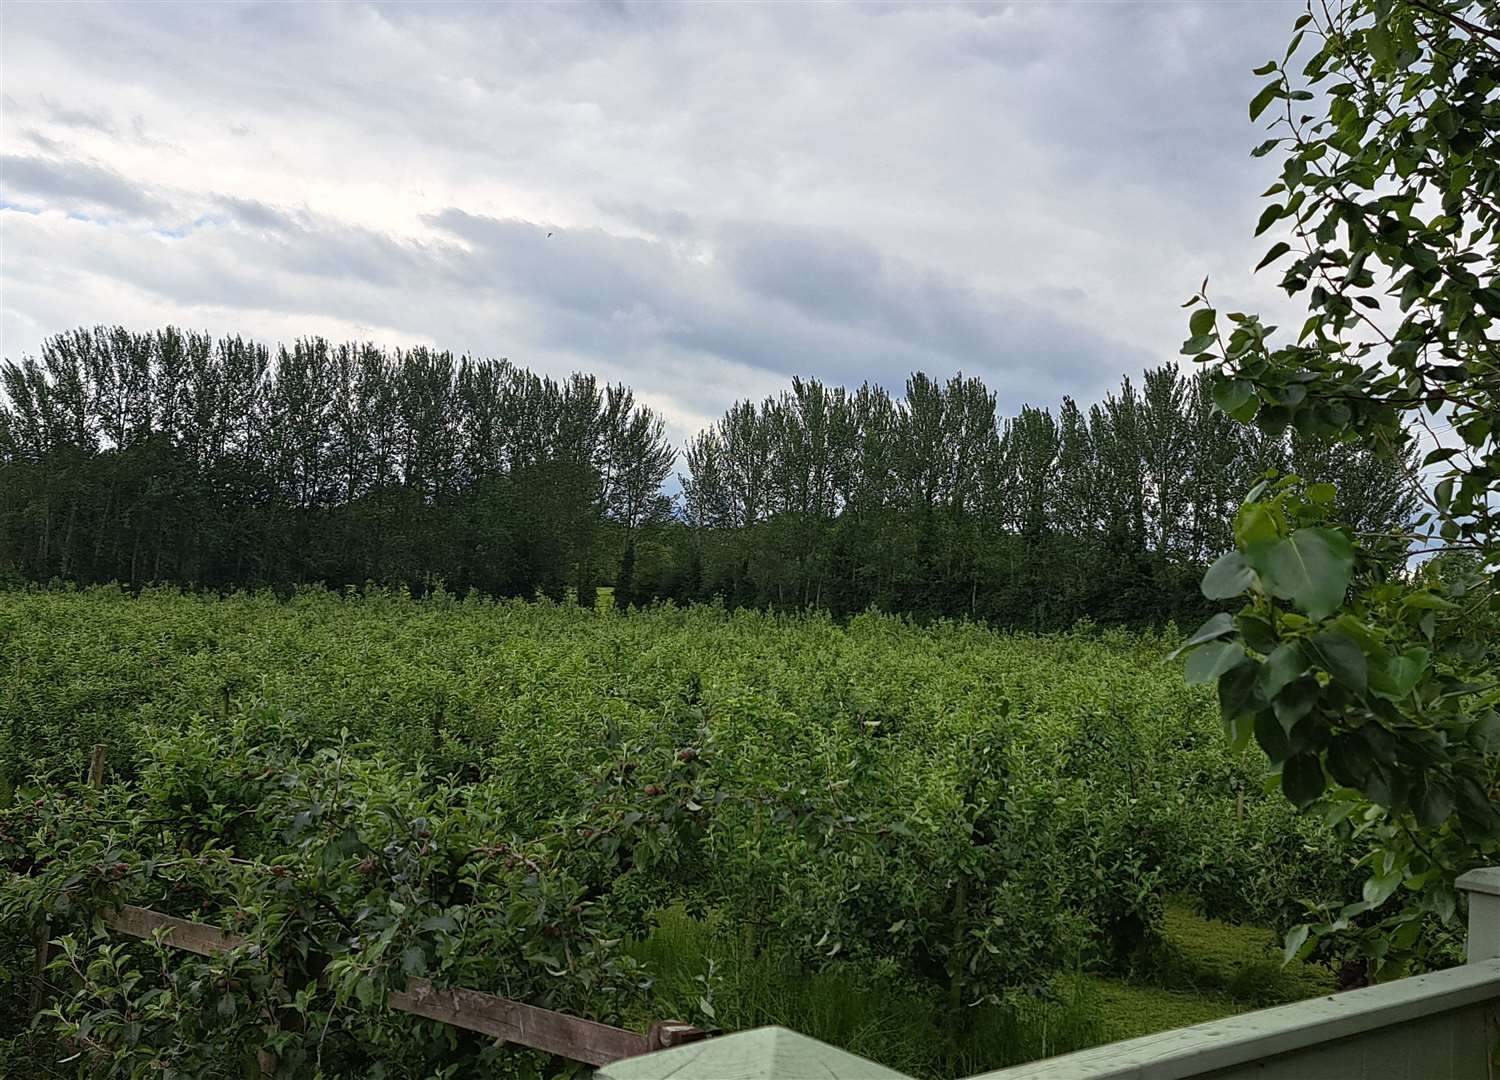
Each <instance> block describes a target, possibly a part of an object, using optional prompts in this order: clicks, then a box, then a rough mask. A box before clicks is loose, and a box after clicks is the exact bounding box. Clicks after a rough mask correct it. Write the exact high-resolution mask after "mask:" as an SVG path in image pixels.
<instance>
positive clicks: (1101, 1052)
mask: <svg viewBox="0 0 1500 1080" xmlns="http://www.w3.org/2000/svg"><path fill="white" fill-rule="evenodd" d="M1457 885H1458V887H1459V888H1460V889H1461V890H1463V891H1464V892H1465V893H1467V894H1468V900H1469V941H1468V950H1467V958H1468V963H1466V964H1464V965H1462V966H1460V967H1456V968H1450V969H1448V970H1446V971H1437V972H1433V973H1432V974H1430V975H1418V976H1414V977H1412V978H1407V979H1397V980H1394V981H1392V982H1388V983H1382V984H1380V985H1378V986H1368V987H1365V988H1363V989H1360V990H1351V991H1348V992H1347V993H1343V994H1331V995H1328V996H1326V997H1320V998H1313V999H1311V1000H1309V1001H1303V1002H1297V1003H1296V1004H1293V1005H1283V1006H1280V1007H1278V1008H1274V1009H1262V1010H1260V1011H1258V1012H1252V1013H1245V1014H1242V1015H1240V1016H1231V1017H1226V1018H1225V1019H1223V1020H1215V1021H1212V1022H1210V1023H1207V1024H1198V1025H1195V1026H1193V1027H1186V1028H1178V1029H1176V1030H1174V1031H1164V1032H1160V1033H1158V1034H1156V1035H1148V1036H1146V1037H1145V1038H1142V1039H1131V1040H1128V1041H1126V1042H1118V1043H1111V1044H1109V1045H1107V1046H1098V1047H1094V1048H1093V1049H1091V1050H1083V1051H1080V1052H1079V1053H1076V1054H1065V1055H1063V1056H1061V1057H1055V1058H1049V1059H1047V1060H1044V1061H1036V1062H1032V1063H1031V1064H1029V1065H1020V1066H1017V1067H1015V1068H1011V1069H1002V1070H1000V1071H999V1072H992V1073H985V1074H984V1075H983V1076H978V1077H972V1078H970V1080H1251V1078H1255V1080H1497V1078H1500V1067H1497V1058H1496V1056H1495V1055H1496V1048H1497V1046H1500V867H1496V868H1488V869H1483V870H1474V871H1471V872H1470V873H1468V874H1465V875H1463V876H1462V877H1460V878H1459V879H1458V882H1457ZM595 1075H596V1077H597V1078H598V1080H668V1078H669V1077H670V1078H671V1080H910V1078H909V1077H904V1076H903V1074H901V1073H898V1072H894V1071H892V1070H890V1069H887V1068H885V1067H884V1066H881V1065H877V1064H875V1063H874V1062H872V1061H866V1060H865V1059H863V1058H859V1057H856V1056H854V1055H853V1054H849V1053H846V1052H844V1051H842V1050H839V1049H836V1048H835V1047H832V1046H828V1045H826V1044H824V1043H820V1042H818V1041H817V1040H816V1039H809V1038H807V1037H806V1036H804V1035H798V1034H797V1033H795V1032H792V1031H787V1030H786V1029H784V1028H759V1029H757V1030H755V1031H746V1032H741V1033H739V1034H737V1035H726V1036H723V1037H721V1038H717V1039H714V1040H712V1041H711V1042H705V1043H698V1044H695V1045H689V1046H681V1047H677V1048H675V1049H669V1050H663V1051H659V1052H655V1053H648V1054H645V1055H643V1056H641V1057H636V1058H627V1059H625V1060H623V1061H618V1062H616V1063H614V1064H613V1065H606V1066H605V1067H603V1068H602V1069H600V1070H599V1072H598V1073H596V1074H595Z"/></svg>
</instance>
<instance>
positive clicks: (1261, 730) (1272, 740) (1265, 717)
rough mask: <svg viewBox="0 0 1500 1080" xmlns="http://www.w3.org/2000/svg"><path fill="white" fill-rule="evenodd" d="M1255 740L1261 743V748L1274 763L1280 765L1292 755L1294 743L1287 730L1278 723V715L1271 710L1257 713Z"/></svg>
mask: <svg viewBox="0 0 1500 1080" xmlns="http://www.w3.org/2000/svg"><path fill="white" fill-rule="evenodd" d="M1255 741H1256V742H1258V743H1260V748H1261V749H1262V750H1264V751H1265V753H1266V757H1267V758H1268V759H1269V760H1270V762H1271V764H1273V765H1278V764H1280V763H1281V762H1283V761H1285V760H1286V759H1287V758H1289V757H1291V754H1292V744H1291V742H1290V741H1289V740H1288V739H1287V737H1286V732H1285V731H1284V730H1282V727H1281V725H1280V724H1279V723H1277V721H1276V717H1274V716H1272V715H1271V714H1270V713H1269V712H1261V713H1256V715H1255Z"/></svg>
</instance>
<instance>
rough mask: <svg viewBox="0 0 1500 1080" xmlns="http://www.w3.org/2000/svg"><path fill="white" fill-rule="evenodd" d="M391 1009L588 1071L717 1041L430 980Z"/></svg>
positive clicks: (203, 945)
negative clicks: (629, 1026)
mask: <svg viewBox="0 0 1500 1080" xmlns="http://www.w3.org/2000/svg"><path fill="white" fill-rule="evenodd" d="M104 763H105V747H104V744H102V743H100V744H98V745H96V746H95V747H94V749H93V752H92V754H91V755H90V757H89V786H90V787H92V788H94V789H95V790H97V789H99V788H101V787H103V786H104ZM104 922H105V924H106V925H108V926H109V927H110V929H112V930H114V931H115V932H116V933H120V934H125V935H127V936H128V937H134V938H142V939H145V940H158V941H161V942H162V943H163V944H165V945H167V946H169V947H171V948H174V949H182V950H183V951H185V952H190V953H196V954H197V955H199V956H215V955H217V954H220V953H226V952H229V951H230V950H231V949H235V948H238V947H239V946H241V945H243V944H244V943H245V939H244V938H242V937H239V936H238V935H235V934H230V933H227V932H225V931H223V930H220V929H219V928H218V927H215V926H209V925H207V924H206V923H200V922H193V921H191V920H189V919H180V918H178V917H177V916H175V915H164V914H162V913H161V912H159V911H152V910H151V909H150V908H143V907H136V906H135V905H133V904H127V905H126V906H124V907H123V908H120V909H119V910H118V911H114V912H111V913H108V914H106V915H105V916H104ZM49 936H50V935H49V931H48V928H47V925H46V924H45V923H43V924H42V925H41V926H40V927H38V933H37V949H36V961H37V964H36V969H37V970H36V982H35V989H34V991H33V996H32V1008H31V1011H32V1012H33V1013H35V1012H36V1011H37V1010H38V1009H39V1008H40V995H41V993H42V988H43V975H42V973H43V969H44V968H45V967H46V964H47V955H48V938H49ZM386 1004H387V1005H388V1006H389V1007H390V1008H391V1009H394V1010H395V1011H397V1012H404V1013H410V1014H411V1015H413V1016H420V1017H423V1018H424V1019H427V1020H436V1021H438V1022H440V1023H444V1024H451V1025H452V1026H453V1027H458V1028H463V1029H465V1030H467V1031H477V1032H479V1033H480V1034H482V1035H489V1036H492V1037H494V1038H496V1039H501V1040H503V1041H505V1042H509V1043H515V1044H516V1045H518V1046H525V1047H530V1048H531V1049H533V1050H541V1051H544V1052H546V1053H549V1054H557V1055H558V1056H560V1057H565V1058H570V1059H571V1060H573V1061H581V1062H583V1063H584V1064H586V1065H608V1064H610V1063H611V1062H615V1061H620V1060H622V1059H624V1058H629V1057H638V1056H640V1055H642V1054H646V1053H650V1052H653V1051H657V1050H663V1049H668V1048H670V1047H674V1046H681V1045H684V1044H686V1043H690V1042H695V1041H698V1040H701V1039H706V1038H708V1036H709V1033H708V1032H706V1031H702V1030H700V1029H698V1028H696V1027H694V1026H693V1025H692V1024H685V1023H683V1022H681V1021H679V1020H658V1021H656V1022H655V1023H653V1024H652V1025H651V1027H650V1029H649V1030H648V1031H647V1032H646V1033H645V1034H644V1035H642V1034H641V1033H640V1032H636V1031H627V1030H626V1029H624V1028H617V1027H611V1026H610V1025H609V1024H601V1023H599V1022H597V1021H595V1020H585V1019H583V1018H582V1017H578V1016H570V1015H568V1014H567V1013H561V1012H555V1011H553V1010H552V1009H542V1008H538V1007H537V1006H535V1005H527V1004H526V1003H525V1002H521V1001H512V1000H511V999H510V998H504V997H500V996H499V995H498V994H487V993H484V992H482V991H479V990H469V989H465V988H463V987H456V986H447V987H439V986H433V985H432V983H431V981H429V980H427V979H408V980H407V983H406V989H405V990H393V991H391V993H390V994H388V995H387V999H386ZM260 1062H261V1069H262V1071H264V1072H270V1071H272V1069H273V1068H274V1064H275V1063H274V1061H273V1060H271V1058H270V1057H269V1055H267V1054H265V1053H262V1054H261V1055H260Z"/></svg>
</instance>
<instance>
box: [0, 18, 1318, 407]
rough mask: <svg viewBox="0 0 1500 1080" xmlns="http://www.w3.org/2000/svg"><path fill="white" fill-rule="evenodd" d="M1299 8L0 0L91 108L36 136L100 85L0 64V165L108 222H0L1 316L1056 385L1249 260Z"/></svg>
mask: <svg viewBox="0 0 1500 1080" xmlns="http://www.w3.org/2000/svg"><path fill="white" fill-rule="evenodd" d="M1299 9H1300V3H1288V4H1282V3H1276V2H1273V0H1260V2H1257V3H1250V4H1224V3H1219V4H1198V5H1180V4H1174V5H1162V4H1087V5H1084V4H1075V5H1058V4H1053V5H1043V4H1019V3H1018V4H993V5H985V6H983V7H975V6H972V5H931V4H906V5H895V4H882V5H873V6H871V5H865V6H859V5H817V6H812V7H806V8H800V9H795V11H794V10H793V9H790V8H786V7H776V6H773V5H717V6H702V5H700V6H696V7H693V6H685V5H683V6H672V5H660V4H622V5H615V6H611V7H608V8H605V7H601V6H597V5H568V6H564V7H561V8H559V7H558V6H556V5H521V4H511V5H485V4H473V5H465V4H444V5H436V6H434V5H420V4H417V5H402V4H341V5H310V4H298V5H292V4H281V5H271V6H265V5H243V4H233V3H212V4H209V3H202V4H179V5H171V6H162V5H146V6H123V5H122V6H116V5H66V6H52V7H48V8H45V9H44V8H43V7H42V6H40V5H33V6H26V5H18V6H16V11H15V12H14V13H8V14H7V19H6V28H7V34H6V38H5V41H4V44H3V49H4V60H5V63H6V65H7V69H8V72H9V73H10V74H9V75H8V80H11V81H14V83H15V84H16V85H26V86H28V87H35V88H36V90H37V91H39V92H44V93H45V94H46V95H47V97H48V100H49V102H52V103H57V102H66V103H77V102H109V103H110V104H111V105H115V104H116V103H117V102H119V103H120V104H118V105H117V106H116V108H117V111H118V112H119V124H120V126H121V127H122V128H124V129H125V130H124V134H125V136H126V137H123V138H117V139H111V140H101V139H92V140H90V141H89V143H88V145H89V147H90V151H91V153H93V154H95V155H97V156H98V159H99V160H98V161H97V162H95V163H84V162H75V161H69V160H67V159H68V157H69V153H68V152H67V151H66V150H65V149H63V148H64V147H65V146H66V144H67V142H68V141H70V140H71V139H73V138H77V139H78V140H79V141H80V142H82V141H83V135H82V134H81V132H82V131H83V130H84V128H82V127H77V126H76V125H74V124H70V121H77V122H79V123H82V124H85V125H87V124H88V123H90V122H92V123H94V124H96V125H97V124H100V123H108V124H111V125H112V124H113V123H114V122H115V121H114V120H113V119H112V118H111V117H110V116H109V115H108V114H105V113H98V114H89V113H88V110H87V109H77V108H74V109H64V115H62V116H61V117H60V118H56V117H54V118H52V119H51V120H49V119H48V116H47V115H46V112H45V110H44V109H43V108H42V107H41V106H40V105H38V104H37V101H38V99H37V98H31V97H28V98H27V101H26V103H25V109H24V110H19V111H24V112H25V113H26V116H25V121H26V123H27V124H32V125H33V126H34V127H36V128H37V129H38V130H39V133H40V134H41V136H42V137H43V138H46V139H48V140H49V144H48V145H44V144H42V143H38V142H35V140H33V142H32V144H31V145H30V146H28V145H27V144H25V143H24V142H22V141H21V138H20V137H19V136H17V135H15V134H13V133H14V132H16V131H17V130H18V129H16V128H10V129H9V130H7V131H6V132H5V138H6V140H7V141H6V142H5V145H4V150H5V151H6V152H7V153H10V154H12V155H13V157H12V158H8V159H6V164H5V170H6V175H5V176H4V177H3V180H4V183H5V186H6V188H7V189H9V188H10V187H12V186H16V185H17V182H16V181H15V179H14V178H13V175H12V174H13V173H14V174H15V175H18V176H22V175H24V178H25V179H26V181H27V183H29V184H31V185H33V186H34V188H35V189H36V190H33V191H32V193H31V197H28V198H27V199H26V202H27V203H28V205H31V204H36V203H37V202H39V201H40V202H41V204H42V205H43V206H46V207H54V206H57V207H63V208H69V207H70V206H71V205H72V203H74V202H78V201H84V202H87V203H89V204H90V205H96V206H97V205H102V206H106V207H108V208H110V209H112V210H114V211H117V212H118V213H120V214H123V215H124V216H125V217H126V218H127V220H126V221H124V222H116V223H114V224H113V225H112V226H111V227H110V228H107V229H106V228H99V227H95V226H87V225H83V224H79V223H72V222H62V221H59V220H58V219H57V218H56V216H55V215H42V216H40V217H39V218H36V219H28V220H27V222H25V223H22V224H18V225H16V226H14V227H12V226H9V225H8V226H7V229H8V233H7V259H6V266H5V270H4V272H5V275H6V277H7V279H10V278H12V277H13V276H17V277H18V276H21V275H23V274H24V275H25V276H26V277H27V279H28V281H35V282H38V283H39V284H37V285H36V287H35V288H32V289H30V290H29V291H27V292H24V293H23V292H21V291H19V290H15V289H10V290H8V295H7V296H6V297H5V299H4V300H3V301H0V302H3V304H4V305H5V311H4V313H3V314H4V318H5V320H6V322H5V325H7V326H12V327H19V326H26V327H31V326H34V325H35V324H36V321H37V320H36V318H33V315H34V314H35V313H36V312H41V311H45V312H55V311H70V310H82V309H83V308H84V307H85V306H87V305H89V304H94V305H108V304H110V303H114V302H117V301H116V298H117V297H119V296H121V295H126V294H132V293H131V290H135V291H136V292H139V293H143V294H144V293H149V294H150V297H151V303H152V304H154V305H155V306H154V307H152V308H151V309H150V310H153V311H159V310H168V311H171V310H174V309H175V308H176V307H177V306H180V307H181V308H182V309H184V310H195V308H194V305H197V306H198V308H200V309H208V308H213V309H214V310H215V311H217V312H218V314H216V315H215V316H214V317H215V318H217V319H224V320H236V319H237V320H240V321H239V322H238V323H233V324H232V325H229V326H226V327H224V328H225V329H234V330H241V331H245V332H255V331H256V329H257V326H267V325H269V326H275V327H278V328H279V327H284V326H286V325H287V324H288V322H289V320H290V319H292V318H293V317H294V316H300V315H301V314H303V313H306V314H307V315H308V316H309V317H310V318H311V317H317V318H319V319H323V320H325V323H324V324H325V325H326V323H327V322H337V321H340V320H341V321H342V322H343V323H346V324H358V325H371V326H380V327H386V328H389V330H390V331H391V332H393V333H394V332H399V333H404V334H406V335H408V337H409V336H410V335H415V334H420V335H423V336H426V337H428V338H430V339H431V340H434V341H437V342H439V343H442V344H444V345H451V346H452V347H455V348H478V349H486V350H492V351H498V352H502V353H508V354H509V355H511V356H512V357H514V358H518V359H520V358H527V359H531V358H536V359H537V362H538V363H544V362H545V363H567V364H576V365H579V366H584V367H599V368H601V369H607V370H609V371H610V372H611V373H612V375H613V376H614V377H624V378H628V379H629V380H630V381H632V382H634V383H636V384H637V385H641V386H653V387H657V388H662V387H668V386H670V387H674V389H673V391H672V392H673V393H675V394H676V395H677V399H678V400H679V401H680V402H687V403H689V405H690V406H691V409H693V410H697V411H699V412H704V413H713V412H717V411H718V409H720V408H722V407H723V405H724V404H727V402H728V400H729V399H731V398H732V397H734V396H738V395H740V394H743V393H759V392H761V391H762V390H763V389H764V388H766V387H769V386H774V385H777V384H779V383H780V382H781V381H783V380H784V378H785V376H786V374H788V373H791V372H798V373H803V374H811V375H817V376H820V377H822V378H824V379H827V380H830V381H852V382H857V381H859V380H861V379H863V378H866V377H868V378H872V379H875V380H877V381H882V382H887V383H896V382H899V381H900V380H901V379H902V378H904V376H905V374H906V373H907V372H908V371H909V370H911V369H912V368H917V367H920V368H924V369H926V370H929V371H931V372H932V373H934V374H946V373H949V372H951V371H952V370H954V369H955V368H959V367H962V368H963V369H964V370H965V371H966V372H968V373H971V374H982V375H984V376H985V378H986V379H987V381H990V382H991V384H992V385H993V386H994V387H995V388H996V389H998V390H999V391H1000V392H1001V394H1002V400H1003V401H1005V402H1007V403H1009V404H1011V405H1014V404H1017V403H1019V401H1021V400H1031V401H1040V402H1051V401H1055V400H1056V399H1057V397H1058V396H1060V394H1062V393H1064V392H1066V393H1071V394H1073V395H1075V396H1077V397H1079V398H1081V399H1087V398H1090V397H1092V396H1094V395H1095V393H1096V392H1097V391H1098V390H1099V389H1100V388H1102V387H1103V386H1104V385H1106V384H1108V383H1111V382H1113V381H1114V380H1116V379H1117V378H1118V377H1119V374H1120V373H1121V372H1122V371H1127V370H1130V371H1134V370H1138V369H1139V368H1140V367H1141V366H1142V365H1143V364H1146V363H1150V362H1152V361H1154V360H1159V359H1162V358H1165V357H1168V356H1170V355H1172V354H1174V353H1175V351H1176V347H1177V343H1178V342H1180V340H1181V336H1182V335H1181V333H1180V332H1179V331H1180V329H1181V314H1180V313H1179V312H1178V310H1177V307H1176V305H1177V304H1178V303H1179V302H1180V301H1181V299H1182V297H1183V296H1184V295H1186V292H1187V291H1190V290H1191V289H1192V288H1193V287H1194V286H1195V285H1196V284H1197V283H1198V281H1199V280H1200V279H1201V278H1202V276H1203V274H1204V273H1212V274H1214V280H1215V284H1216V287H1218V288H1219V289H1220V290H1221V293H1220V295H1221V297H1222V298H1223V299H1224V300H1225V301H1226V302H1228V301H1229V300H1230V298H1234V301H1235V303H1236V305H1237V306H1241V307H1244V308H1246V309H1252V310H1253V309H1255V307H1256V306H1258V305H1259V304H1260V303H1261V298H1262V296H1263V294H1264V293H1265V292H1268V291H1270V290H1269V287H1266V288H1262V286H1261V285H1260V284H1259V283H1258V282H1257V281H1255V280H1253V279H1250V278H1249V276H1248V274H1247V273H1245V272H1244V271H1247V270H1248V268H1249V267H1250V266H1252V265H1253V264H1254V262H1255V261H1256V259H1257V258H1258V257H1259V254H1260V250H1261V245H1259V244H1258V243H1256V242H1254V241H1252V240H1251V239H1250V236H1249V233H1250V230H1251V229H1252V228H1253V224H1254V216H1255V208H1254V198H1255V195H1256V192H1258V191H1259V190H1260V189H1262V188H1263V187H1264V186H1265V184H1266V183H1268V182H1269V181H1268V180H1266V179H1265V178H1264V177H1265V170H1268V169H1269V168H1271V165H1272V163H1271V162H1270V161H1269V160H1264V161H1250V160H1249V159H1248V158H1247V157H1246V153H1247V151H1248V149H1249V147H1250V146H1252V145H1254V143H1255V142H1257V141H1259V136H1258V134H1257V133H1256V132H1255V131H1254V130H1253V129H1252V128H1251V127H1250V125H1249V124H1248V123H1247V121H1246V118H1245V110H1244V101H1245V100H1246V99H1248V97H1249V96H1250V93H1252V92H1253V88H1254V85H1255V82H1256V80H1255V79H1253V77H1251V76H1249V75H1248V69H1249V68H1250V67H1251V66H1253V65H1254V64H1256V63H1258V62H1259V61H1260V60H1262V59H1264V58H1265V56H1266V55H1267V54H1269V53H1270V52H1273V51H1274V52H1278V53H1279V46H1280V45H1281V44H1282V43H1283V42H1284V40H1285V37H1286V29H1287V25H1288V24H1289V22H1290V20H1291V18H1293V17H1294V16H1295V14H1296V12H1297V10H1299ZM70 57H71V58H74V59H75V61H76V62H73V63H68V62H66V61H67V59H68V58H70ZM59 61H63V62H59ZM189 101H191V102H193V103H194V104H193V106H192V107H189V106H187V105H186V104H184V103H186V102H189ZM125 102H129V105H128V106H127V105H126V104H124V103H125ZM10 105H11V103H10V102H8V101H7V108H8V109H9V108H10ZM137 111H139V112H140V113H141V116H140V118H139V123H136V122H135V120H132V121H131V122H130V124H129V125H127V124H126V120H125V118H126V117H128V116H131V115H132V114H134V113H135V112H137ZM73 113H78V114H79V115H76V116H75V115H72V114H73ZM33 122H34V124H33ZM96 129H97V127H96ZM131 131H134V135H135V137H134V138H133V139H132V138H130V137H129V132H131ZM148 132H149V136H150V140H151V141H149V142H148V141H146V140H147V133H148ZM235 136H249V137H235ZM11 140H14V141H11ZM157 140H159V141H157ZM165 147H170V148H171V153H170V155H168V153H167V152H166V151H165V150H164V149H163V148H165ZM30 153H40V154H42V155H43V156H42V157H23V156H14V155H23V154H30ZM12 161H16V162H19V163H20V164H19V166H17V168H18V169H19V172H16V171H15V170H14V169H13V168H12V165H11V162H12ZM116 170H117V171H116ZM122 173H123V174H125V175H121V174H122ZM127 177H129V179H127ZM346 190H347V193H348V197H347V198H346ZM1236 215H1241V216H1242V217H1243V221H1242V223H1241V224H1238V225H1237V224H1236ZM130 219H135V220H130ZM141 219H149V221H150V223H152V224H159V223H163V222H165V223H168V224H172V225H178V224H180V223H182V222H189V221H191V222H195V223H196V224H195V226H194V227H193V228H191V229H188V230H182V231H181V232H182V235H181V236H180V238H178V239H168V238H167V237H165V236H160V235H152V234H151V232H150V230H148V229H146V228H144V227H142V225H141ZM523 219H524V220H523ZM538 222H555V223H560V224H538ZM434 231H436V232H437V234H438V235H437V237H436V238H434V235H433V232H434ZM548 231H551V232H553V233H554V235H553V236H552V237H551V238H548V237H547V232H548ZM621 234H628V235H621ZM12 235H14V236H16V237H21V236H27V237H30V239H29V240H28V243H31V244H33V245H34V255H33V257H32V261H31V262H30V263H23V262H22V261H20V260H19V259H18V258H17V257H15V256H14V255H13V252H14V251H15V250H16V249H17V247H18V245H17V244H16V243H14V242H13V241H12V239H11V237H12ZM173 235H176V234H173ZM22 267H25V269H22ZM52 268H55V269H56V276H55V277H51V278H47V277H43V276H41V275H40V271H41V270H45V269H52ZM70 272H76V274H77V275H82V276H84V277H87V278H90V279H94V278H97V279H99V281H100V283H101V284H100V288H99V289H98V291H97V292H96V293H88V294H87V295H84V294H81V293H70V292H69V291H68V290H70V289H76V288H77V285H76V281H75V279H72V278H68V277H67V274H68V273H70ZM106 279H107V282H108V285H109V287H108V288H106V287H105V283H106ZM48 281H56V282H59V283H61V282H64V281H67V282H68V284H67V285H64V284H56V285H47V284H46V282H48ZM48 288H53V289H55V290H56V291H57V292H58V293H59V294H63V295H64V296H65V302H64V301H62V300H60V301H58V302H56V303H54V304H47V303H45V302H44V301H43V300H42V299H40V298H41V297H43V296H44V295H48V294H47V293H46V289H48ZM132 295H133V294H132ZM23 308H24V310H23ZM84 317H85V318H86V319H87V320H89V321H93V320H94V319H96V318H106V317H107V310H105V309H104V308H103V307H101V309H100V310H99V311H97V312H96V311H94V310H89V311H88V312H87V313H86V315H85V316H84ZM1274 321H1279V322H1284V320H1281V319H1276V320H1274ZM28 332H30V331H28ZM699 371H701V372H703V373H705V374H702V375H695V374H694V373H695V372H699ZM685 411H686V410H685Z"/></svg>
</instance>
